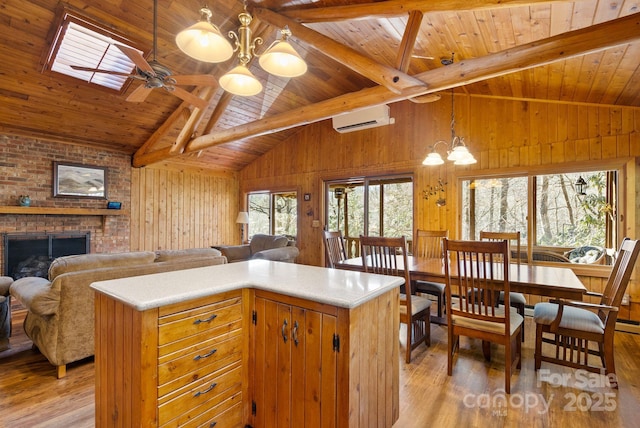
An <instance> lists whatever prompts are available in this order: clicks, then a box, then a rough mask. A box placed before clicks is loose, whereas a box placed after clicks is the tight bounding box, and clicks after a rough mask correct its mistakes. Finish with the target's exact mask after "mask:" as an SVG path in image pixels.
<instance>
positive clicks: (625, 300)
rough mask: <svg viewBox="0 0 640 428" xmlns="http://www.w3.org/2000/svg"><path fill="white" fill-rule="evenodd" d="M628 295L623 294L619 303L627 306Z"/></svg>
mask: <svg viewBox="0 0 640 428" xmlns="http://www.w3.org/2000/svg"><path fill="white" fill-rule="evenodd" d="M629 301H630V298H629V295H628V294H625V295H624V296H622V303H620V304H621V305H622V306H629Z"/></svg>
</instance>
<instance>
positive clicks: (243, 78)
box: [220, 64, 262, 97]
mask: <svg viewBox="0 0 640 428" xmlns="http://www.w3.org/2000/svg"><path fill="white" fill-rule="evenodd" d="M220 87H221V88H222V89H224V90H225V91H227V92H230V93H232V94H234V95H240V96H243V97H250V96H252V95H257V94H259V93H260V92H261V91H262V83H260V81H259V80H258V79H257V78H256V76H254V75H253V74H252V73H251V71H249V69H248V68H247V67H246V66H245V65H243V64H240V65H238V66H237V67H235V68H233V69H231V70H230V71H229V72H227V73H226V74H224V75H223V76H222V77H220Z"/></svg>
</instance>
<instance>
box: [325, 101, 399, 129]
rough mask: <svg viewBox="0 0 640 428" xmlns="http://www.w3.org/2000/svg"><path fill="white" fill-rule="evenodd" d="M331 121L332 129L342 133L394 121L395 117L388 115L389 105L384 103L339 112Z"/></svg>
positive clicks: (388, 123)
mask: <svg viewBox="0 0 640 428" xmlns="http://www.w3.org/2000/svg"><path fill="white" fill-rule="evenodd" d="M332 121H333V129H335V130H336V131H338V132H342V133H344V132H353V131H359V130H361V129H367V128H375V127H377V126H384V125H390V124H393V123H395V119H394V118H392V117H389V106H388V105H385V104H383V105H380V106H375V107H370V108H366V109H362V110H357V111H354V112H352V113H345V114H341V115H340V116H336V117H334V118H332Z"/></svg>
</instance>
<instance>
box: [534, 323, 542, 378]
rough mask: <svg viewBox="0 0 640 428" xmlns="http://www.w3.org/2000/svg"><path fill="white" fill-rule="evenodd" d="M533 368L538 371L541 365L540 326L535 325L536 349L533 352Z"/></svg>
mask: <svg viewBox="0 0 640 428" xmlns="http://www.w3.org/2000/svg"><path fill="white" fill-rule="evenodd" d="M534 360H535V364H534V367H535V369H536V370H540V365H541V364H542V325H541V324H536V349H535V351H534Z"/></svg>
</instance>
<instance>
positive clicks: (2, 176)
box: [0, 135, 131, 272]
mask: <svg viewBox="0 0 640 428" xmlns="http://www.w3.org/2000/svg"><path fill="white" fill-rule="evenodd" d="M54 161H58V162H68V163H78V164H84V165H91V166H100V167H106V168H107V186H108V187H107V196H108V199H109V200H111V201H120V202H122V205H123V210H124V212H123V213H124V214H125V215H119V216H104V217H103V216H78V215H32V214H30V215H23V214H18V215H15V214H0V233H7V232H9V233H15V232H20V233H28V232H71V231H82V232H85V231H89V232H91V252H93V253H111V252H119V251H129V247H130V245H129V236H130V233H129V232H130V221H129V214H128V213H129V210H130V207H131V156H129V155H127V154H123V153H118V152H115V151H114V152H111V151H106V150H99V149H93V148H88V147H83V146H78V145H72V144H62V143H57V142H50V141H43V140H36V139H31V138H25V137H14V136H6V135H0V206H6V205H9V206H17V205H19V204H18V198H19V196H20V195H25V194H28V195H29V196H30V197H31V206H33V207H58V208H64V207H73V208H105V207H106V201H105V200H104V199H88V198H60V197H56V198H54V197H53V162H54ZM2 244H3V243H2V242H0V263H1V264H4V252H3V249H2ZM0 272H4V266H1V269H0Z"/></svg>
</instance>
